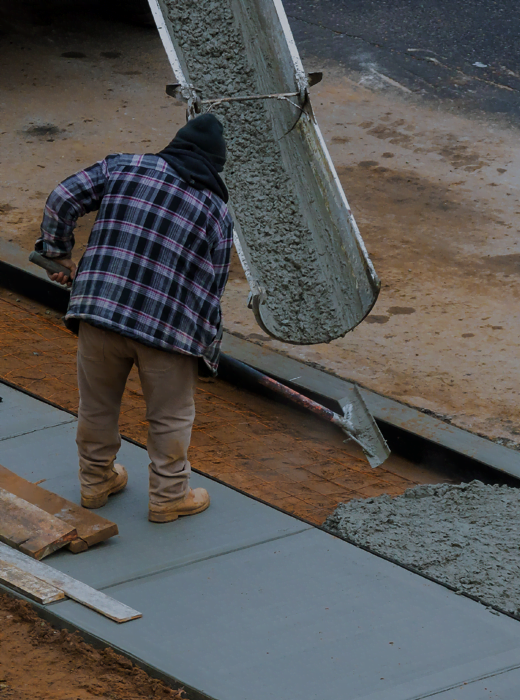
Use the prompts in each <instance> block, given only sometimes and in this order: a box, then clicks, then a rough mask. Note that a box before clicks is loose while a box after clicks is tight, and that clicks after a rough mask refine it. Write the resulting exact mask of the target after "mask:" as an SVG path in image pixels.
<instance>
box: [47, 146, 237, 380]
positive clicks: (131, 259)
mask: <svg viewBox="0 0 520 700" xmlns="http://www.w3.org/2000/svg"><path fill="white" fill-rule="evenodd" d="M97 209H99V213H98V215H97V218H96V223H95V224H94V227H93V229H92V233H91V234H90V238H89V242H88V246H87V249H86V251H85V254H84V255H83V257H82V259H81V261H80V263H79V266H78V271H77V274H76V279H75V280H74V284H73V286H72V290H71V299H70V304H69V308H68V310H67V314H66V316H65V320H66V321H69V322H70V321H71V320H72V319H83V320H85V321H88V322H89V323H92V324H93V325H95V326H98V327H101V328H106V329H108V330H112V331H115V332H117V333H121V334H122V335H125V336H128V337H130V338H133V339H134V340H138V341H140V342H142V343H145V344H146V345H151V346H153V347H157V348H162V349H163V350H167V351H170V352H181V353H186V354H188V355H196V356H200V357H203V358H204V360H205V361H206V363H207V364H208V365H209V366H210V367H211V368H212V369H216V367H217V364H218V356H219V353H220V344H221V335H222V330H221V327H222V322H221V311H220V298H221V296H222V294H223V292H224V287H225V285H226V282H227V278H228V274H229V263H230V256H231V246H232V243H233V221H232V219H231V216H230V214H229V212H228V209H227V207H226V205H225V204H224V202H223V201H222V200H221V199H220V198H219V197H217V196H216V195H215V194H213V193H212V192H210V191H209V190H207V189H205V190H197V189H195V188H193V187H190V186H189V185H187V184H186V183H185V182H184V181H183V180H181V179H180V178H179V177H178V176H177V174H176V173H175V171H174V170H173V169H172V168H171V167H170V166H169V165H168V164H167V163H166V162H165V161H164V160H163V159H162V158H160V157H158V156H154V155H128V154H120V155H111V156H107V158H105V160H102V161H100V162H98V163H96V164H95V165H93V166H91V167H90V168H87V169H86V170H83V171H81V172H79V173H77V174H76V175H73V176H72V177H69V178H67V179H66V180H64V182H62V183H61V184H60V185H58V187H56V189H55V190H54V191H53V192H52V193H51V195H50V196H49V198H48V200H47V204H46V206H45V213H44V217H43V222H42V226H41V237H40V238H39V239H38V241H37V243H36V250H38V251H39V252H40V253H42V254H43V255H46V256H47V257H58V256H62V255H65V254H68V253H70V251H71V250H72V248H73V246H74V234H73V230H74V227H75V225H76V220H77V218H78V217H79V216H82V215H83V214H86V213H87V212H89V211H94V210H97ZM76 323H77V321H76Z"/></svg>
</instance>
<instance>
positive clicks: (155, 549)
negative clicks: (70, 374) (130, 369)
mask: <svg viewBox="0 0 520 700" xmlns="http://www.w3.org/2000/svg"><path fill="white" fill-rule="evenodd" d="M35 403H38V402H36V401H35ZM74 439H75V425H65V426H59V427H57V428H49V429H48V430H44V431H40V432H39V433H38V434H37V435H36V434H31V435H24V436H23V437H21V438H13V439H11V440H5V441H4V442H0V464H3V465H4V466H5V467H7V468H8V469H11V470H12V471H14V472H16V473H17V474H19V475H20V476H23V477H24V478H26V479H29V480H30V481H37V480H39V479H43V478H44V479H46V481H45V482H44V483H43V484H42V486H43V487H44V488H47V489H49V490H51V491H53V492H54V493H57V494H58V495H60V496H63V497H64V498H67V499H69V500H70V501H73V502H74V503H79V482H78V475H77V470H78V467H77V462H78V459H77V450H76V444H75V442H74ZM118 459H119V460H120V461H121V462H122V463H123V464H124V465H125V466H126V468H127V470H128V475H129V484H128V486H127V488H126V489H125V491H124V492H123V493H121V494H118V495H117V496H114V497H113V498H110V499H109V502H108V504H107V505H106V506H105V507H104V508H103V509H101V510H100V511H99V513H100V514H101V515H103V517H106V518H109V519H110V520H113V521H114V522H116V523H117V525H118V527H119V536H117V537H113V538H111V539H110V540H108V541H107V542H104V543H102V544H100V545H98V546H96V547H93V548H92V549H89V550H88V551H87V552H84V553H82V554H81V555H80V556H76V555H74V554H72V553H71V552H69V551H63V552H57V553H56V554H55V555H54V556H53V557H52V559H51V560H49V563H50V564H51V565H52V566H55V567H56V568H57V569H60V570H61V571H64V572H65V573H67V574H70V575H71V576H73V577H74V578H78V579H80V580H81V581H83V582H85V583H88V584H89V585H91V586H94V587H95V588H103V587H106V586H109V585H114V584H116V583H120V582H122V581H127V580H129V579H134V578H136V577H142V576H146V575H148V574H150V573H153V572H156V571H161V570H163V569H169V568H174V567H177V566H183V565H185V564H186V563H189V562H193V561H198V560H200V559H207V558H211V557H215V556H218V555H220V554H222V553H225V552H229V551H233V550H237V549H242V548H247V547H251V546H253V545H256V544H258V543H259V542H265V541H267V540H275V539H277V538H280V537H286V536H287V535H290V534H292V533H295V532H300V531H302V530H305V529H309V526H308V525H305V524H303V523H301V522H300V521H298V520H295V519H294V518H291V517H290V516H288V515H285V514H283V513H280V512H279V511H277V510H274V509H273V508H269V507H267V506H265V505H263V504H261V503H258V502H257V501H254V500H253V499H250V498H246V497H244V496H242V495H241V494H239V493H237V492H236V491H234V490H233V489H230V488H227V487H225V486H222V485H221V484H219V483H217V482H214V481H211V480H210V479H207V478H205V477H203V476H199V475H197V474H194V475H193V477H192V485H193V486H203V487H204V488H207V490H208V491H209V493H210V496H211V498H212V504H211V507H210V508H209V509H208V510H207V511H206V512H205V513H201V514H200V515H198V516H197V517H196V518H181V519H180V520H178V521H177V522H175V523H166V524H154V523H149V522H148V520H147V516H148V461H149V460H148V455H147V453H146V450H144V449H143V448H140V447H137V446H135V445H132V444H130V443H128V442H123V444H122V447H121V450H120V453H119V457H118Z"/></svg>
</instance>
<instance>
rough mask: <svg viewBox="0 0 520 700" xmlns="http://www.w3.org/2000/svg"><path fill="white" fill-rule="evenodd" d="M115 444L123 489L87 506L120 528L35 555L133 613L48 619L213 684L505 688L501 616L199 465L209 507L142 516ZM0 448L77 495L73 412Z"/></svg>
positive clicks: (17, 465)
mask: <svg viewBox="0 0 520 700" xmlns="http://www.w3.org/2000/svg"><path fill="white" fill-rule="evenodd" d="M0 393H1V392H0ZM23 400H24V401H25V402H26V407H27V410H26V417H24V418H23V420H24V421H25V420H26V418H29V419H30V418H31V416H33V415H34V417H35V418H37V417H38V416H39V415H40V413H41V410H42V405H41V403H40V402H38V401H37V400H35V399H34V400H33V399H29V398H28V397H24V398H23ZM27 402H28V403H27ZM45 410H46V411H48V412H49V414H50V418H51V419H56V418H59V417H60V415H61V412H60V411H56V412H55V414H53V411H54V410H55V409H51V408H49V407H45ZM19 432H23V431H21V430H18V431H17V430H16V429H15V430H14V431H13V434H15V433H19ZM120 458H121V461H123V462H125V463H126V464H127V466H128V467H129V472H130V482H129V487H128V490H127V491H126V492H123V493H121V494H119V495H117V496H115V497H113V498H112V499H110V502H109V505H108V506H106V507H105V508H104V509H102V510H101V511H100V512H101V513H102V514H103V515H106V516H107V517H109V518H112V519H114V520H116V522H117V523H118V525H119V528H120V535H119V537H117V538H114V539H113V540H112V541H111V542H110V543H105V544H102V545H99V546H98V547H96V548H94V549H92V550H90V551H89V552H87V553H85V554H80V555H73V554H70V553H68V552H62V553H60V554H57V555H55V556H52V557H50V558H48V559H47V560H46V561H47V563H49V564H50V565H51V566H56V567H57V568H59V569H61V570H63V571H67V573H69V574H71V575H72V576H76V577H77V578H79V579H81V580H84V581H86V582H88V583H91V584H94V585H95V586H99V587H101V588H103V590H105V591H106V592H107V593H109V594H110V595H112V596H114V597H115V598H117V599H118V600H121V601H123V602H125V603H128V604H130V605H132V606H134V607H136V608H137V609H138V610H140V611H141V612H142V613H143V617H142V619H140V620H136V621H133V622H130V623H127V624H124V625H117V624H115V623H113V622H111V621H110V620H108V619H106V618H103V617H101V616H100V615H98V614H96V613H94V612H93V611H91V610H88V609H86V608H84V607H82V606H80V605H79V604H77V603H74V602H71V601H67V602H64V603H58V604H54V605H52V606H51V608H50V609H51V610H52V612H53V613H54V614H56V615H57V616H58V617H59V618H61V619H62V620H64V621H66V622H68V623H71V624H73V625H76V626H77V627H79V628H80V629H83V630H85V631H87V632H89V633H91V634H93V635H95V636H97V637H99V638H101V639H103V640H105V641H106V642H108V643H110V644H113V645H115V646H116V647H118V648H120V649H121V650H122V651H124V652H126V653H128V654H131V655H134V656H136V657H138V658H139V659H141V660H143V661H144V662H146V663H148V664H150V665H152V666H153V667H155V668H156V669H158V670H160V671H161V672H163V673H166V674H168V675H170V676H172V677H174V678H176V679H178V680H180V681H181V682H184V683H186V684H187V685H189V686H191V687H194V688H196V689H198V690H199V691H201V692H204V693H206V694H207V695H208V696H210V697H214V698H217V699H218V700H265V699H266V698H281V697H283V698H284V700H296V699H297V700H301V698H306V699H307V698H308V699H309V700H323V698H324V697H341V698H346V699H348V700H361V699H363V700H412V699H415V700H418V699H419V698H424V697H435V696H436V695H439V696H440V697H442V698H445V699H446V700H448V699H450V698H451V695H450V693H451V689H454V688H458V687H459V686H461V685H462V684H464V683H470V684H473V685H474V686H475V688H477V689H478V692H481V679H483V678H486V679H487V678H492V679H493V682H495V684H496V687H497V688H498V690H497V693H495V697H498V698H502V700H509V698H511V697H512V696H511V695H510V694H509V695H508V694H507V693H509V692H510V689H511V688H512V687H514V683H515V680H516V678H517V674H518V673H519V669H520V662H519V653H520V625H519V624H518V622H516V621H515V620H512V619H510V618H507V617H505V616H502V615H494V614H490V613H489V612H488V611H487V610H486V609H485V608H484V607H483V606H481V605H479V604H477V603H474V602H473V601H471V600H468V599H466V598H462V597H459V596H457V595H456V594H454V593H452V592H451V591H448V590H447V589H445V588H443V587H442V586H439V585H437V584H433V583H430V582H428V581H427V580H425V579H423V578H421V577H420V576H417V575H415V574H412V573H410V572H408V571H406V570H404V569H402V568H400V567H398V566H396V565H393V564H390V563H389V562H386V561H384V560H382V559H379V558H378V557H376V556H374V555H371V554H369V553H367V552H365V551H363V550H361V549H358V548H356V547H354V546H351V545H349V544H347V543H345V542H343V541H341V540H339V539H337V538H335V537H332V536H331V535H329V534H327V533H325V532H322V531H319V530H316V529H314V528H309V527H308V526H306V525H304V524H302V523H301V522H299V521H297V520H295V519H294V518H291V517H289V516H284V515H283V514H280V513H279V512H277V511H275V510H274V509H272V508H269V507H268V506H264V505H261V504H258V503H256V502H255V501H253V500H251V499H249V498H247V497H246V496H243V495H241V494H238V493H237V492H235V491H233V490H232V489H229V488H227V487H223V486H219V485H217V484H215V483H209V484H208V481H209V480H205V479H203V478H201V477H199V476H195V477H194V483H195V484H197V485H202V484H204V485H208V487H209V489H210V491H211V495H212V497H213V501H212V505H211V507H210V509H209V510H208V511H207V512H206V513H204V514H201V515H199V516H197V517H193V518H187V519H185V520H181V521H179V522H176V523H171V524H167V525H151V524H150V523H148V522H147V521H146V506H147V493H146V471H147V470H146V464H147V458H146V454H145V452H144V451H143V450H142V449H141V448H139V447H136V446H134V445H131V444H128V443H125V444H124V445H123V448H122V450H121V455H120ZM0 463H1V464H3V465H4V466H6V467H8V468H10V469H13V470H14V471H17V472H18V473H19V474H21V475H22V476H24V477H26V478H29V479H31V480H34V481H37V480H39V479H41V478H45V479H47V481H46V482H44V486H46V487H47V488H50V489H51V490H54V491H56V492H58V493H60V494H62V495H65V496H67V497H69V498H71V499H72V500H74V501H76V502H77V501H78V500H79V498H78V497H79V493H78V488H77V484H76V477H75V474H76V459H75V445H74V424H73V423H72V424H67V425H60V426H58V427H48V428H43V429H41V430H39V431H38V432H37V433H35V432H33V433H30V434H23V435H20V436H18V437H11V438H7V439H5V440H3V441H1V442H0ZM495 676H496V679H495ZM509 679H511V680H509ZM486 682H487V681H486ZM484 687H487V686H486V685H484V686H482V688H484ZM502 689H503V691H504V693H505V694H502V695H501V694H500V693H502ZM446 692H447V693H448V694H447V695H446V694H444V695H443V694H442V693H446ZM485 692H487V691H485V690H482V692H481V695H480V696H478V697H482V698H484V697H488V696H485V695H482V693H485ZM453 697H454V698H458V696H456V695H454V696H453ZM466 697H467V698H470V697H471V698H472V699H473V697H474V696H472V695H470V694H466V696H463V698H464V699H465V698H466Z"/></svg>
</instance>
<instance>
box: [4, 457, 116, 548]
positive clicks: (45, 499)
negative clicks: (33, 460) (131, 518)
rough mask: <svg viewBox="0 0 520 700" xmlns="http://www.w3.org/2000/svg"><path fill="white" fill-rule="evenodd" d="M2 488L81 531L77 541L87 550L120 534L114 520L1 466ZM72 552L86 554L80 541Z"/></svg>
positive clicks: (74, 545)
mask: <svg viewBox="0 0 520 700" xmlns="http://www.w3.org/2000/svg"><path fill="white" fill-rule="evenodd" d="M0 488H3V489H5V490H6V491H9V492H10V493H13V494H14V495H15V496H18V497H19V498H23V499H24V500H25V501H28V502H29V503H32V504H33V505H35V506H38V508H41V509H42V510H44V511H45V512H46V513H49V514H50V515H54V516H55V517H56V518H59V519H60V520H63V521H64V522H66V523H68V524H69V525H71V526H72V527H75V528H76V530H77V531H78V538H79V539H80V540H83V541H84V542H85V543H86V545H87V546H88V547H91V546H92V545H94V544H98V542H103V541H104V540H107V539H108V538H109V537H114V535H117V534H118V529H117V525H116V524H115V523H113V522H112V521H111V520H107V519H106V518H102V517H101V516H100V515H98V514H97V513H93V512H92V511H90V510H87V509H86V508H82V507H81V506H79V505H77V504H76V503H72V502H71V501H68V500H67V499H66V498H62V497H61V496H58V495H57V494H55V493H52V492H51V491H47V490H46V489H44V488H42V487H41V486H37V485H36V484H32V483H31V482H30V481H27V480H26V479H22V477H21V476H18V474H15V473H14V472H12V471H10V470H9V469H6V468H5V467H2V465H0ZM69 549H70V550H71V551H73V552H82V551H85V549H86V547H84V546H83V545H82V544H81V543H80V542H76V543H71V545H70V546H69Z"/></svg>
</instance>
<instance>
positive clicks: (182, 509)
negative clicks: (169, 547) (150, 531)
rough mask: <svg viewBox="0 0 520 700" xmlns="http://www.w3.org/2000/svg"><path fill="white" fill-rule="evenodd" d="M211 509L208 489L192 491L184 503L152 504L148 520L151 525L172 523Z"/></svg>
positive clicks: (184, 499)
mask: <svg viewBox="0 0 520 700" xmlns="http://www.w3.org/2000/svg"><path fill="white" fill-rule="evenodd" d="M208 507H209V494H208V492H207V491H206V489H201V488H198V489H190V490H189V491H188V493H187V494H186V496H184V498H183V499H182V501H175V502H174V503H163V504H161V505H155V504H154V503H150V505H149V508H148V520H149V521H150V522H151V523H171V522H172V521H173V520H177V518H178V517H179V516H180V515H195V514H196V513H202V511H203V510H206V508H208Z"/></svg>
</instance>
